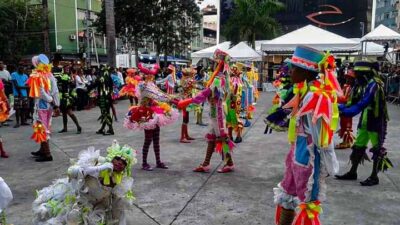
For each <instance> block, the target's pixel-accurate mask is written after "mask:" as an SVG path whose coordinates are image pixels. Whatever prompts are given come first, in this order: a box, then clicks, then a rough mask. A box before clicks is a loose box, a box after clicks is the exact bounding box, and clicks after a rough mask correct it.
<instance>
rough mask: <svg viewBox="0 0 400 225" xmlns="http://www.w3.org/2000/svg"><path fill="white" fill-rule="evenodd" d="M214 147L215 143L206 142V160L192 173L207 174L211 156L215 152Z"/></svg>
mask: <svg viewBox="0 0 400 225" xmlns="http://www.w3.org/2000/svg"><path fill="white" fill-rule="evenodd" d="M215 146H216V143H215V141H209V142H208V145H207V153H206V158H205V159H204V162H203V163H202V164H201V165H200V166H199V167H196V168H194V169H193V172H199V173H207V172H209V171H210V161H211V156H212V154H213V153H214V151H215Z"/></svg>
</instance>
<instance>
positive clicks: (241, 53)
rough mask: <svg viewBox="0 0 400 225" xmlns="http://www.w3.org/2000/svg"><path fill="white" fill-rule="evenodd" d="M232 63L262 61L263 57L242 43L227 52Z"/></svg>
mask: <svg viewBox="0 0 400 225" xmlns="http://www.w3.org/2000/svg"><path fill="white" fill-rule="evenodd" d="M227 53H228V54H229V56H230V57H231V59H232V61H242V62H243V61H261V55H260V54H258V53H257V52H256V51H255V50H254V49H252V48H251V47H250V46H248V45H247V44H246V42H244V41H242V42H240V43H239V44H237V45H235V46H233V47H232V48H231V49H229V50H228V51H227Z"/></svg>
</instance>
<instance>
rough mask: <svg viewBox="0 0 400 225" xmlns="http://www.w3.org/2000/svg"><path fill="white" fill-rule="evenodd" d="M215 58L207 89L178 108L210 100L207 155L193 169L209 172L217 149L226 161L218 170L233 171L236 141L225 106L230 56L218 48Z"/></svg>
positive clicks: (227, 93) (183, 101)
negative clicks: (231, 136)
mask: <svg viewBox="0 0 400 225" xmlns="http://www.w3.org/2000/svg"><path fill="white" fill-rule="evenodd" d="M214 58H215V59H216V60H217V62H218V66H217V68H216V69H215V70H214V73H213V75H212V77H211V78H210V80H209V82H208V83H207V86H206V89H204V90H203V91H201V92H200V93H199V94H198V95H197V96H195V97H193V98H188V99H185V100H181V101H180V102H179V103H178V108H180V109H184V108H185V107H186V106H188V105H190V104H192V103H195V104H201V103H202V102H205V101H208V103H209V105H210V121H211V124H210V125H211V129H210V131H209V132H208V134H207V135H206V139H207V142H208V145H207V152H206V157H205V159H204V162H203V163H202V164H201V165H200V166H199V167H197V168H195V169H194V170H193V171H194V172H202V173H205V172H209V171H210V168H211V167H210V160H211V156H212V154H213V153H214V151H216V152H218V153H220V154H221V155H222V157H223V159H224V162H225V164H224V166H223V167H222V168H221V169H219V170H218V172H220V173H228V172H232V171H233V170H234V168H235V167H234V164H233V158H232V153H233V148H234V143H233V142H232V141H231V140H230V139H229V136H228V134H227V133H226V131H225V124H224V107H223V104H224V101H225V98H226V96H229V82H228V81H229V74H228V72H229V56H228V54H227V53H225V52H223V51H220V50H217V51H216V52H215V53H214Z"/></svg>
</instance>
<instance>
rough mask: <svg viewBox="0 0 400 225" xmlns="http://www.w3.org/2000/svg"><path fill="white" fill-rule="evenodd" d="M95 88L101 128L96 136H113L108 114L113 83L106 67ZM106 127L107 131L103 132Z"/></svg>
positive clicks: (111, 100)
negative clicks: (97, 95)
mask: <svg viewBox="0 0 400 225" xmlns="http://www.w3.org/2000/svg"><path fill="white" fill-rule="evenodd" d="M96 86H97V92H98V94H99V97H98V105H99V108H100V113H101V115H100V117H99V119H98V120H99V121H100V123H101V127H100V130H98V131H97V132H96V134H103V135H114V128H113V120H112V117H111V113H110V110H111V108H112V104H113V99H112V94H113V81H112V79H111V75H110V68H109V67H108V66H104V67H103V68H102V70H101V72H100V77H99V78H98V79H97V80H96ZM106 126H108V130H107V131H104V129H105V128H106Z"/></svg>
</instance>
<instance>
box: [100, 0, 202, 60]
mask: <svg viewBox="0 0 400 225" xmlns="http://www.w3.org/2000/svg"><path fill="white" fill-rule="evenodd" d="M104 11H105V10H104V5H103V10H102V12H101V13H100V14H99V17H98V20H97V21H96V23H95V26H96V27H97V28H98V30H99V31H103V32H105V21H106V20H105V12H104ZM200 22H201V17H200V11H199V8H198V6H197V4H196V3H195V1H194V0H135V1H132V0H115V26H116V33H117V35H118V36H120V37H123V38H126V40H127V41H128V43H130V44H131V45H132V46H133V47H134V49H135V50H136V51H137V49H138V48H139V47H142V46H143V44H144V42H145V41H150V42H154V45H155V47H156V51H157V55H159V54H160V53H164V55H165V56H166V55H169V54H173V53H174V52H185V51H187V50H188V49H187V48H188V46H189V45H190V42H191V41H192V39H193V38H194V37H196V35H197V33H198V32H197V31H198V25H199V24H200Z"/></svg>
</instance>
